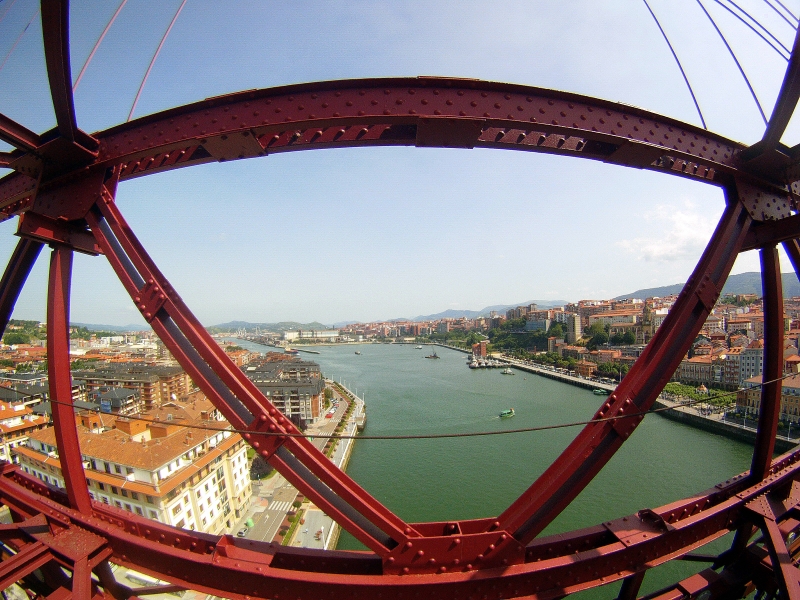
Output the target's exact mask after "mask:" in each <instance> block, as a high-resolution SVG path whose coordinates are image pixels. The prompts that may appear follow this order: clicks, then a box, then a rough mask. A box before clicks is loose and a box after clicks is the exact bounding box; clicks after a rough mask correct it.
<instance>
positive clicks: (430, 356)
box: [425, 350, 439, 358]
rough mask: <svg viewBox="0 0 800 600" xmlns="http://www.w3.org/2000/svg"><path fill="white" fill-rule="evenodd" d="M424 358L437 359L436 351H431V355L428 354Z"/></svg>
mask: <svg viewBox="0 0 800 600" xmlns="http://www.w3.org/2000/svg"><path fill="white" fill-rule="evenodd" d="M425 358H439V355H438V354H436V350H434V351H433V354H428V356H426V357H425Z"/></svg>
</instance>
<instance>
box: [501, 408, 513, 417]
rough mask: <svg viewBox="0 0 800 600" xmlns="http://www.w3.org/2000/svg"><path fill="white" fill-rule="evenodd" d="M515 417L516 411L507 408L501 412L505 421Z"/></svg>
mask: <svg viewBox="0 0 800 600" xmlns="http://www.w3.org/2000/svg"><path fill="white" fill-rule="evenodd" d="M513 416H514V409H513V408H507V409H505V410H501V411H500V418H501V419H505V418H506V417H513Z"/></svg>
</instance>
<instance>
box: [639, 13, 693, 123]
mask: <svg viewBox="0 0 800 600" xmlns="http://www.w3.org/2000/svg"><path fill="white" fill-rule="evenodd" d="M642 2H644V5H645V6H646V7H647V10H648V11H649V12H650V15H652V17H653V20H654V21H655V22H656V25H657V26H658V30H659V31H660V32H661V35H662V36H664V41H665V42H667V46H669V51H670V52H672V56H673V58H674V59H675V62H676V63H677V64H678V69H680V72H681V75H683V80H684V81H685V82H686V87H687V88H689V94H691V96H692V102H694V106H695V108H696V109H697V114H698V115H700V122H701V123H702V124H703V129H708V127H707V126H706V120H705V119H704V118H703V112H702V111H701V110H700V105H699V104H698V103H697V98H696V97H695V95H694V90H693V89H692V84H691V83H689V78H688V77H687V76H686V71H684V70H683V65H681V61H680V59H679V58H678V55H677V54H676V53H675V49H674V48H673V47H672V44H671V43H670V41H669V38H668V37H667V33H666V32H665V31H664V28H663V27H661V23H659V22H658V18H657V17H656V14H655V13H654V12H653V9H652V8H650V5H649V4H648V3H647V0H642Z"/></svg>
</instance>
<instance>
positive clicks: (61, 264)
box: [47, 245, 92, 512]
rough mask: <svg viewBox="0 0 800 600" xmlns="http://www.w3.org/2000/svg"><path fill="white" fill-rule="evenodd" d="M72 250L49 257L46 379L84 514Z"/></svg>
mask: <svg viewBox="0 0 800 600" xmlns="http://www.w3.org/2000/svg"><path fill="white" fill-rule="evenodd" d="M71 277H72V250H71V249H70V248H68V247H66V246H60V245H59V246H55V247H54V248H53V253H52V255H51V257H50V284H49V287H48V297H47V378H48V380H49V381H50V398H51V399H52V402H51V408H52V414H53V425H54V427H55V432H56V444H57V446H58V454H59V460H60V461H61V466H62V473H63V476H64V485H65V487H66V489H67V495H68V496H69V504H70V506H71V507H72V508H76V509H78V510H80V511H81V512H90V511H91V510H92V505H91V499H90V498H89V490H88V488H87V487H86V476H85V475H84V472H83V462H82V460H81V449H80V443H79V442H78V430H77V427H76V424H75V413H74V411H73V408H72V376H71V375H70V367H69V290H70V279H71Z"/></svg>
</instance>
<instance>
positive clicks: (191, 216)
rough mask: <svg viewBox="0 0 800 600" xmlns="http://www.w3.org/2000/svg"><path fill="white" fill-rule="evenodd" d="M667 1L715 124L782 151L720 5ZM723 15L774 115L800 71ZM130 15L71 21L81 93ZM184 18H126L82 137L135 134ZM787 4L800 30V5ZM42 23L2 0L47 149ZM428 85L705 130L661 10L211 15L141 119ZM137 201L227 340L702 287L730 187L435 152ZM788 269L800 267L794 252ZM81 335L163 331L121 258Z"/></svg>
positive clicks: (75, 14) (193, 10) (320, 163)
mask: <svg viewBox="0 0 800 600" xmlns="http://www.w3.org/2000/svg"><path fill="white" fill-rule="evenodd" d="M648 1H649V4H650V6H651V7H652V9H653V11H654V12H655V14H656V16H657V17H658V19H659V21H660V22H661V24H662V26H663V28H664V30H665V31H666V33H667V36H668V37H669V39H670V42H671V43H672V45H673V47H674V48H675V52H676V53H677V55H678V57H679V59H680V60H681V62H682V64H683V67H684V69H685V71H686V74H687V77H688V79H689V81H690V83H691V84H692V87H693V90H694V93H695V95H696V97H697V100H698V103H699V105H700V108H701V110H702V112H703V115H704V117H705V121H706V123H707V125H708V128H709V129H710V130H712V131H714V132H716V133H718V134H721V135H724V136H727V137H729V138H731V139H733V140H736V141H739V142H743V143H746V144H750V143H753V142H756V141H758V140H759V139H760V138H761V136H762V134H763V131H764V127H765V126H764V121H763V119H762V116H761V114H760V113H759V110H758V108H757V105H756V103H755V102H754V100H753V98H752V97H751V94H750V91H749V90H748V87H747V84H746V83H745V81H744V79H743V78H742V76H741V74H740V72H739V70H738V68H737V65H736V63H735V62H734V61H733V59H732V58H731V56H730V54H729V53H728V51H727V49H726V47H725V45H724V43H723V41H722V40H721V39H720V37H719V35H718V34H717V32H716V31H715V30H714V28H713V25H712V24H711V22H710V21H709V19H708V18H707V17H706V15H705V14H704V13H703V11H702V9H701V4H700V3H699V2H698V1H696V0H695V1H690V0H680V1H679V2H677V3H676V2H675V1H674V0H648ZM701 1H702V6H704V7H705V8H706V9H707V10H708V12H709V13H710V14H711V15H712V17H713V18H714V21H715V22H716V23H717V25H718V26H719V28H720V30H721V31H722V32H723V34H724V35H725V38H726V40H727V41H728V43H729V44H730V47H731V48H732V50H733V52H734V53H735V55H736V57H737V58H738V60H739V62H740V64H741V68H742V69H743V70H744V72H745V74H746V75H747V76H748V78H749V80H750V84H751V85H752V88H753V90H754V91H755V94H756V96H757V98H758V100H759V101H760V103H761V105H762V106H763V111H764V113H765V114H766V115H767V118H768V117H769V115H770V113H771V110H772V106H773V104H774V102H775V99H776V97H777V94H778V90H779V88H780V85H781V82H782V79H783V73H784V70H785V68H786V60H785V59H783V58H782V57H781V56H779V54H778V53H776V52H775V51H774V50H773V49H772V48H770V47H769V46H768V45H767V44H766V43H764V42H763V41H762V40H761V39H759V38H758V37H757V36H756V35H755V34H754V33H752V32H751V31H750V30H748V29H747V28H745V27H744V26H743V25H742V24H741V23H740V22H739V21H738V20H736V19H735V18H734V17H732V16H731V15H730V13H728V12H727V11H726V10H725V9H724V8H723V6H722V5H725V6H728V7H731V8H732V6H731V5H730V4H729V0H720V2H716V1H712V0H701ZM119 3H120V2H119V0H109V1H106V2H102V3H100V2H96V1H95V2H89V1H80V0H74V1H73V2H72V3H71V8H70V25H71V37H70V41H71V61H72V72H73V79H75V78H77V76H78V73H79V72H80V71H81V68H82V67H83V65H84V63H85V62H86V59H87V57H88V56H89V53H90V52H91V50H92V47H93V46H94V44H95V42H96V41H97V39H98V37H99V36H100V33H101V32H102V31H103V29H104V28H105V26H106V24H107V23H108V21H109V19H110V18H111V16H112V15H113V13H114V12H115V11H116V10H117V7H118V6H119ZM180 4H181V0H163V1H162V2H151V1H146V0H128V1H127V2H126V4H125V6H124V7H123V9H122V11H121V12H120V14H119V17H118V18H117V20H116V21H115V22H114V24H113V26H112V27H111V28H110V29H109V31H108V34H107V35H106V37H105V38H104V40H103V42H102V44H101V45H100V46H99V48H98V50H97V52H96V54H95V55H94V58H93V59H92V61H91V63H89V65H88V67H87V68H86V72H85V75H84V76H83V78H82V79H81V81H80V83H79V85H78V86H77V88H76V89H75V106H76V113H77V119H78V125H79V127H80V128H81V129H83V130H84V131H87V132H94V131H102V130H104V129H106V128H108V127H111V126H113V125H116V124H118V123H120V122H124V121H125V120H126V119H127V118H128V114H129V112H130V110H131V106H132V105H133V102H134V99H135V97H136V95H137V90H138V89H139V86H140V84H141V82H142V78H143V77H144V75H145V72H146V71H147V68H148V65H149V64H150V61H151V59H152V57H153V54H154V52H155V50H156V48H157V47H158V45H159V42H160V41H161V37H162V35H163V34H164V32H165V31H166V29H167V27H168V26H169V24H170V21H171V20H172V18H173V16H174V15H175V12H176V11H177V9H178V7H179V6H180ZM737 4H738V5H739V6H741V7H742V8H743V9H744V10H746V11H748V13H749V14H750V15H752V16H753V17H754V18H755V19H756V20H758V21H759V22H760V23H761V24H762V25H763V26H764V27H765V28H766V29H767V30H769V32H770V33H771V34H772V35H774V36H775V37H776V38H777V39H778V40H779V41H780V42H781V43H782V44H783V45H784V46H786V47H788V48H791V46H792V44H793V41H794V36H795V31H794V29H793V28H792V27H791V26H790V24H789V23H787V20H786V19H784V18H782V17H781V15H780V14H778V10H780V7H779V6H778V4H777V0H741V1H739V2H737ZM783 4H784V5H785V6H786V7H788V9H789V10H791V11H792V12H793V13H794V14H795V15H797V14H798V13H800V0H783ZM37 8H38V3H37V2H36V1H35V0H0V113H3V114H4V115H6V116H8V117H10V118H12V119H14V120H16V121H18V122H20V123H22V124H23V125H25V126H26V127H28V128H29V129H31V130H33V131H36V132H39V133H41V132H44V131H46V130H48V129H50V128H52V127H53V126H54V125H55V117H54V115H53V110H52V104H51V101H50V96H49V91H48V88H47V78H46V70H45V65H44V56H43V50H42V40H41V25H40V22H39V19H38V17H36V18H34V16H35V13H36V10H37ZM787 18H788V20H789V21H791V17H787ZM31 19H33V20H31ZM29 22H30V25H29V26H28V27H27V29H25V28H26V25H27V24H28V23H29ZM795 22H796V21H795ZM23 30H24V33H23ZM20 34H22V35H20ZM417 75H437V76H449V77H469V78H477V79H484V80H492V81H503V82H511V83H519V84H525V85H531V86H536V87H544V88H553V89H559V90H565V91H570V92H576V93H580V94H586V95H589V96H594V97H598V98H603V99H607V100H612V101H618V102H624V103H626V104H631V105H635V106H639V107H642V108H644V109H647V110H650V111H653V112H656V113H659V114H663V115H666V116H669V117H672V118H676V119H680V120H683V121H686V122H689V123H692V124H695V125H698V126H699V125H701V122H700V118H699V116H698V113H697V110H696V108H695V105H694V103H693V102H692V97H691V95H690V93H689V91H688V89H687V86H686V84H685V82H684V80H683V78H682V76H681V73H680V71H679V69H678V67H677V65H676V62H675V60H674V58H673V56H672V54H671V53H670V50H669V47H668V46H667V44H666V43H665V41H664V39H663V37H662V36H661V34H660V32H659V30H658V28H657V26H656V24H655V22H654V20H653V18H652V16H651V15H650V13H649V12H648V11H647V7H646V5H645V3H644V2H643V1H637V0H625V1H623V0H607V1H605V2H596V1H594V0H571V1H568V2H564V1H555V0H534V1H530V0H528V1H521V2H493V3H486V2H469V1H465V2H458V3H456V2H439V3H428V2H422V1H420V2H401V1H397V2H373V1H370V2H367V1H364V2H358V1H351V2H347V3H313V2H278V1H275V2H257V1H254V0H250V1H245V0H238V1H237V0H233V1H230V2H226V3H219V2H211V1H207V0H187V2H186V4H185V6H184V8H183V10H182V12H181V13H180V15H179V17H178V19H177V21H176V23H175V26H174V28H173V29H172V31H171V33H170V35H169V37H168V38H167V39H166V41H165V43H164V45H163V48H162V50H161V53H160V55H159V56H158V59H157V60H156V62H155V63H154V65H153V68H152V71H151V74H150V76H149V79H148V80H147V82H146V85H145V86H144V88H143V89H142V92H141V95H140V98H139V101H138V104H137V105H136V109H135V113H134V115H133V117H134V118H136V117H141V116H144V115H147V114H150V113H153V112H158V111H161V110H164V109H167V108H170V107H173V106H177V105H180V104H185V103H188V102H194V101H197V100H200V99H203V98H207V97H211V96H217V95H221V94H227V93H232V92H236V91H239V90H245V89H254V88H266V87H272V86H278V85H284V84H290V83H298V82H307V81H323V80H332V79H349V78H361V77H399V76H417ZM798 121H800V119H798ZM783 141H784V142H785V143H787V144H789V145H794V144H796V143H798V142H800V123H796V122H794V121H793V122H792V123H791V124H790V127H789V128H788V130H787V133H786V135H785V136H784V140H783ZM8 149H9V147H8V146H4V145H3V144H2V143H0V151H1V150H8ZM6 172H8V170H5V169H0V176H2V175H4V174H5V173H6ZM117 202H118V205H119V206H120V209H121V211H122V212H123V214H124V215H125V217H126V219H127V220H128V221H129V223H130V224H131V226H132V228H133V230H134V232H136V234H137V236H138V237H139V239H140V240H141V242H142V243H143V245H144V247H145V248H146V249H147V251H148V252H149V253H150V255H151V256H152V257H153V258H154V260H155V262H156V263H157V264H158V266H159V267H160V269H161V271H162V272H163V273H164V274H165V275H166V276H167V278H168V279H169V280H170V282H171V283H172V285H173V287H175V289H176V290H177V291H178V292H179V293H180V294H181V296H182V297H183V299H184V300H185V301H186V303H187V304H188V306H189V307H190V308H191V309H192V311H193V312H194V314H195V315H196V316H197V317H198V318H199V319H200V321H201V322H202V323H203V324H204V325H207V326H211V325H215V324H219V323H223V322H227V321H231V320H243V321H250V322H276V321H287V320H292V321H299V322H311V321H320V322H322V323H326V324H333V323H336V322H343V321H374V320H384V319H392V318H401V317H413V316H416V315H420V314H430V313H435V312H440V311H443V310H446V309H468V310H479V309H481V308H483V307H485V306H489V305H494V304H514V303H522V302H526V301H530V300H567V301H576V300H580V299H587V298H608V297H613V296H617V295H620V294H624V293H628V292H633V291H635V290H637V289H641V288H649V287H655V286H660V285H668V284H673V283H678V282H682V281H685V280H686V279H687V277H688V276H689V275H690V273H691V271H692V269H693V268H694V266H695V264H696V262H697V260H698V258H699V256H700V254H701V252H702V251H703V249H704V247H705V245H706V243H707V241H708V239H709V236H710V234H711V232H712V231H713V228H714V226H715V225H716V223H717V221H718V219H719V217H720V215H721V213H722V209H723V199H722V192H721V190H719V189H718V188H716V187H713V186H708V185H705V184H701V183H698V182H694V181H688V180H684V179H681V178H677V177H672V176H668V175H665V174H661V173H651V172H646V171H642V170H636V169H629V168H622V167H616V166H610V165H605V164H602V163H599V162H594V161H588V160H580V159H575V158H568V157H556V156H548V155H542V154H533V153H523V152H512V151H501V150H486V149H473V150H457V149H431V148H350V149H336V150H317V151H309V152H294V153H286V154H281V155H275V156H269V157H267V158H261V159H250V160H245V161H238V162H232V163H225V164H208V165H203V166H197V167H191V168H186V169H180V170H176V171H170V172H167V173H162V174H157V175H153V176H149V177H142V178H138V179H134V180H130V181H125V182H122V183H121V184H120V187H119V189H118V192H117ZM15 231H16V219H14V220H11V221H8V222H5V223H2V224H0V256H10V255H11V252H12V251H13V248H14V246H15V244H16V241H17V238H16V237H15V236H14V232H15ZM48 260H49V259H48V252H46V251H43V253H42V255H41V256H40V258H39V260H38V262H37V265H36V267H35V268H34V270H33V272H32V273H31V276H30V278H29V280H28V283H27V284H26V287H25V289H24V290H23V293H22V295H21V296H20V300H19V301H18V303H17V306H16V309H15V311H14V315H13V317H14V318H21V319H38V320H44V318H45V309H46V277H47V263H48ZM782 265H783V269H782V270H783V271H789V270H791V266H790V264H789V263H788V261H787V260H786V257H785V256H782ZM758 270H759V265H758V255H757V254H756V253H754V252H749V253H746V254H743V255H741V256H740V257H739V258H738V259H737V261H736V264H735V266H734V269H733V273H741V272H746V271H758ZM71 320H72V321H73V322H82V323H98V324H108V325H127V324H143V323H144V321H143V319H142V317H141V316H140V315H139V313H138V311H137V310H136V308H135V307H134V306H133V304H132V302H131V300H130V298H129V297H128V296H127V295H126V293H125V292H124V290H123V288H122V286H121V284H120V283H119V282H118V281H117V280H116V278H115V276H114V274H113V272H112V270H111V268H110V267H109V265H108V263H107V262H106V260H105V258H103V257H102V256H100V257H88V256H83V255H76V260H75V264H74V270H73V293H72V305H71Z"/></svg>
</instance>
